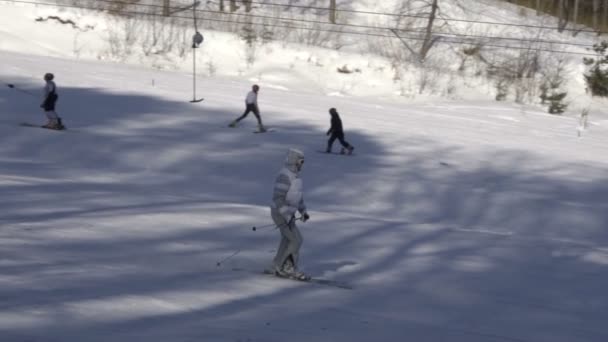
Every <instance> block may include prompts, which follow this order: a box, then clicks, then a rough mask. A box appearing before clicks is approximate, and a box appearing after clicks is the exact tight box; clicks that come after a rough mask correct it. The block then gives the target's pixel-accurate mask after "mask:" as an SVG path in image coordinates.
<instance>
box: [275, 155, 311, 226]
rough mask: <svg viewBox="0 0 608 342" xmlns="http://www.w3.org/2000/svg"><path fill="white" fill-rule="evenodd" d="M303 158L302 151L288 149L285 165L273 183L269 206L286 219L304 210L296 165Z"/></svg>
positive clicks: (300, 180) (300, 182) (300, 181)
mask: <svg viewBox="0 0 608 342" xmlns="http://www.w3.org/2000/svg"><path fill="white" fill-rule="evenodd" d="M303 160H304V153H302V152H301V151H299V150H296V149H290V150H289V152H288V153H287V158H286V159H285V165H284V166H283V168H282V169H281V171H279V175H278V176H277V178H276V181H275V183H274V191H273V195H272V206H271V207H273V208H275V209H277V210H278V211H279V213H280V214H281V215H282V216H283V218H285V220H286V221H289V220H291V218H292V216H293V215H294V214H295V213H296V211H299V212H300V214H302V215H303V214H304V213H305V212H306V205H305V204H304V195H303V191H302V186H303V184H302V179H300V177H299V174H298V173H299V171H298V166H297V164H298V163H300V162H301V161H303Z"/></svg>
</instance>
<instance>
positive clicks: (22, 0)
mask: <svg viewBox="0 0 608 342" xmlns="http://www.w3.org/2000/svg"><path fill="white" fill-rule="evenodd" d="M8 1H11V2H14V3H23V4H35V5H43V6H50V7H67V8H78V9H86V10H98V11H105V9H99V8H94V7H89V6H83V5H76V4H71V5H70V4H59V3H47V2H40V1H31V0H30V1H28V0H8ZM97 2H106V3H125V4H130V5H132V6H136V7H138V6H139V7H152V8H162V7H164V6H163V5H154V4H133V3H126V2H121V1H112V0H97ZM196 11H197V12H202V13H211V14H218V13H219V14H223V15H233V16H239V17H253V18H259V19H272V20H279V21H284V22H299V23H307V24H317V25H319V24H321V25H330V26H338V27H350V28H365V29H373V30H391V31H393V32H394V31H395V30H396V31H401V32H410V33H422V32H421V31H415V30H410V31H407V30H399V29H393V28H388V27H374V26H368V25H355V24H330V23H327V22H322V21H313V20H303V19H291V18H276V17H270V16H260V15H251V14H243V13H224V12H221V11H210V10H196ZM121 13H123V14H128V15H148V16H163V15H162V14H159V13H150V12H139V11H131V10H121ZM171 17H173V18H179V19H191V17H184V16H179V15H172V16H171ZM204 19H205V21H212V22H223V23H241V22H239V21H234V20H225V19H216V18H204ZM251 24H252V25H254V26H264V27H275V28H289V29H298V30H309V31H319V32H328V33H341V34H351V35H361V36H368V37H384V38H393V39H394V38H400V39H402V38H407V39H411V40H422V41H424V40H425V38H421V37H415V36H404V35H401V34H399V35H397V36H395V35H394V34H380V33H370V32H358V31H345V30H334V29H321V28H317V27H315V28H310V27H303V26H293V25H277V24H269V23H256V22H252V23H251ZM434 35H435V37H440V39H439V40H438V42H439V43H449V44H460V45H475V44H480V42H478V41H474V40H472V39H471V40H465V39H461V40H454V39H446V38H453V37H448V36H457V37H470V38H478V39H500V40H512V41H518V42H523V43H532V44H534V43H539V44H555V45H571V46H580V47H591V46H590V45H585V44H577V43H564V42H559V41H548V40H532V39H520V38H509V37H492V36H476V35H464V34H455V33H443V32H434ZM481 44H482V45H483V46H485V47H495V48H505V49H518V50H537V51H543V52H552V53H562V54H572V55H584V56H589V55H594V56H595V53H582V52H573V51H564V50H555V49H548V48H542V49H541V48H538V47H537V48H532V47H530V46H515V45H497V44H491V43H481Z"/></svg>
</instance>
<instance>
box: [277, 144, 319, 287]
mask: <svg viewBox="0 0 608 342" xmlns="http://www.w3.org/2000/svg"><path fill="white" fill-rule="evenodd" d="M303 165H304V153H302V151H300V150H297V149H293V148H291V149H289V151H288V152H287V157H286V159H285V165H284V166H283V168H282V169H281V171H280V172H279V175H278V176H277V178H276V181H275V184H274V191H273V195H272V205H271V206H270V215H271V217H272V220H273V221H274V223H275V224H276V226H277V227H278V228H279V230H280V232H281V242H280V244H279V248H278V249H277V253H276V256H275V257H274V260H273V264H272V266H271V267H272V269H271V271H272V273H274V274H275V275H277V276H281V277H288V278H294V279H298V280H307V279H310V276H308V275H307V274H305V273H303V272H300V271H298V259H299V254H300V253H299V252H300V247H301V246H302V235H301V234H300V231H299V230H298V227H297V226H296V223H295V221H296V218H295V213H296V211H297V212H300V214H301V215H302V217H301V220H302V222H306V221H307V220H308V219H309V218H310V216H309V215H308V213H307V211H306V205H305V204H304V197H303V194H302V180H301V179H300V176H299V173H300V171H301V170H302V166H303Z"/></svg>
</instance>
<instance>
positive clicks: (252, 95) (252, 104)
mask: <svg viewBox="0 0 608 342" xmlns="http://www.w3.org/2000/svg"><path fill="white" fill-rule="evenodd" d="M259 91H260V86H259V85H257V84H254V85H253V86H252V87H251V91H250V92H249V93H247V97H246V98H245V112H244V113H243V115H241V116H239V117H238V118H236V119H235V120H234V121H232V122H231V123H230V125H228V126H230V127H236V124H238V123H239V121H241V120H243V119H244V118H246V117H247V115H248V114H249V113H250V112H253V115H255V117H256V119H258V131H259V132H265V131H266V129H265V128H264V125H263V124H262V117H261V116H260V108H259V107H258V92H259Z"/></svg>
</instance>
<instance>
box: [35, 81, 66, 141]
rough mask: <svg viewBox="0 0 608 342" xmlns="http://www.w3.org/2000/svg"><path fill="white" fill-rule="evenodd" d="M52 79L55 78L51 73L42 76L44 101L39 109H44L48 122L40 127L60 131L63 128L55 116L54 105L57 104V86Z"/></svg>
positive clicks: (58, 118)
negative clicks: (44, 82)
mask: <svg viewBox="0 0 608 342" xmlns="http://www.w3.org/2000/svg"><path fill="white" fill-rule="evenodd" d="M54 78H55V76H54V75H53V74H51V73H46V74H45V75H44V80H45V81H46V84H45V86H44V100H43V102H42V104H41V105H40V107H41V108H42V109H44V113H45V114H46V117H47V120H48V121H47V123H46V125H44V126H42V127H44V128H50V129H57V130H61V129H64V128H65V127H64V126H63V124H62V123H61V118H60V117H59V116H58V115H57V112H55V104H56V103H57V99H58V98H59V96H58V95H57V86H56V85H55V82H54V81H53V79H54Z"/></svg>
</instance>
